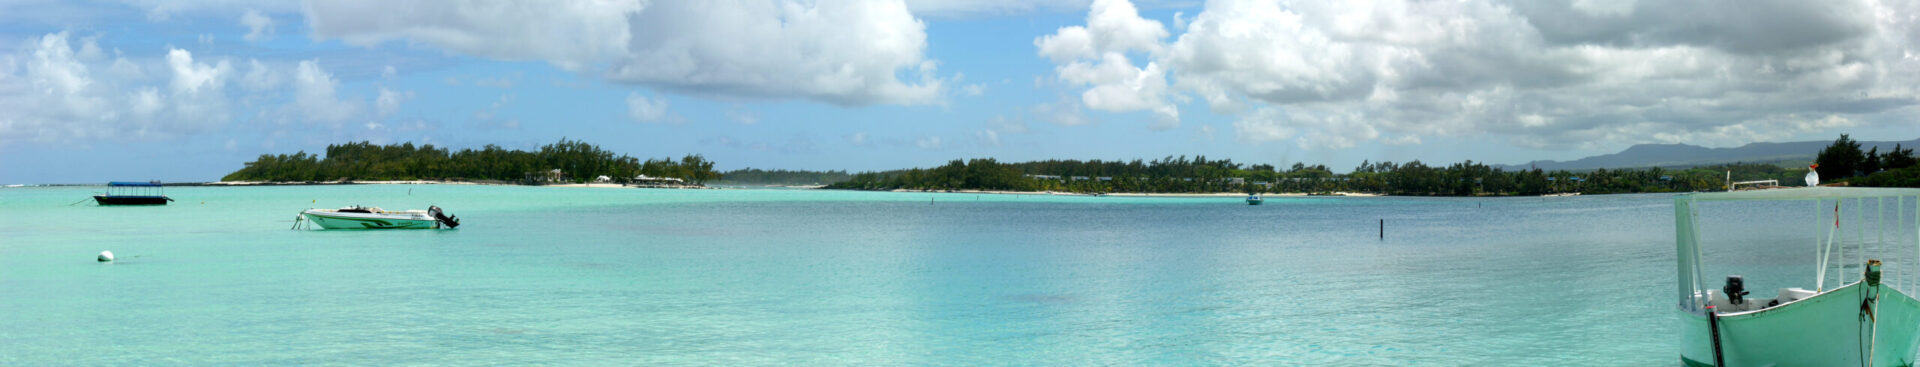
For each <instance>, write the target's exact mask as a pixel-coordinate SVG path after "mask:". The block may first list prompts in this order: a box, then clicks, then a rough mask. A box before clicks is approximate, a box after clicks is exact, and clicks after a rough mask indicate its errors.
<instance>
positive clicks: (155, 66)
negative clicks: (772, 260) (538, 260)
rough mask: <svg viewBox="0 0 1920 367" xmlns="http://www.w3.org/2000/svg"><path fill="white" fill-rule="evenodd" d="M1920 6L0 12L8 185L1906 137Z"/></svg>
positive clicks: (21, 3)
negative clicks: (336, 153) (425, 151)
mask: <svg viewBox="0 0 1920 367" xmlns="http://www.w3.org/2000/svg"><path fill="white" fill-rule="evenodd" d="M1916 51H1920V1H1876V0H1834V1H1800V0H1759V1H1745V2H1739V3H1738V4H1730V3H1727V2H1724V1H1704V0H1702V1H1687V0H1681V1H1659V2H1653V1H1633V0H1624V1H1622V0H1604V1H1597V0H1567V1H1556V0H1541V1H1531V0H1529V1H1501V0H1492V1H1473V0H1467V1H1456V0H1441V1H1396V0H1377V1H1376V0H1328V1H1307V0H1303V1H1257V0H1216V1H1205V2H1199V1H1172V0H1141V1H1136V2H1129V1H1127V0H1092V1H1087V0H973V1H954V0H907V1H900V0H857V1H839V0H817V1H809V0H698V1H696V0H681V1H647V0H581V1H552V0H473V1H458V0H450V1H427V2H411V1H376V0H329V1H307V2H301V1H273V0H264V1H256V0H181V1H158V0H81V1H66V0H0V184H14V183H26V184H40V183H95V182H101V181H108V180H150V179H158V180H165V181H211V180H218V179H219V178H220V176H222V175H224V174H226V173H228V172H231V171H233V170H236V169H239V168H241V167H242V166H243V164H244V163H245V162H247V161H250V160H253V159H254V158H256V157H258V156H260V155H262V154H283V153H294V152H298V151H306V152H310V153H311V152H322V151H324V149H325V147H326V146H327V145H328V144H334V143H343V142H350V141H371V142H374V143H382V144H387V143H402V142H412V143H414V144H433V145H435V146H441V147H449V148H453V149H455V150H458V149H462V148H478V147H481V146H484V145H488V144H494V145H499V146H501V147H506V148H513V149H536V148H538V147H539V146H540V145H544V144H548V143H553V142H555V141H559V140H560V139H563V138H565V139H576V140H582V141H586V142H589V143H593V144H597V145H600V146H601V147H603V148H606V149H609V150H612V151H615V152H620V153H625V154H629V155H632V156H636V157H642V158H657V157H679V156H681V155H685V154H701V155H704V156H706V157H707V158H709V159H712V160H714V161H716V162H717V163H718V164H717V168H721V169H736V168H747V167H754V168H769V169H772V168H782V169H808V170H842V169H844V170H854V171H862V170H884V169H895V168H908V167H931V166H937V165H940V164H944V163H945V162H946V161H948V160H952V159H968V158H996V159H1000V160H1003V161H1026V160H1041V159H1056V158H1057V159H1105V160H1131V159H1146V160H1152V159H1156V158H1161V157H1167V156H1179V155H1186V156H1206V157H1208V158H1209V159H1220V158H1230V159H1233V160H1234V161H1236V162H1242V163H1268V164H1275V165H1277V166H1288V165H1291V164H1292V163H1296V162H1304V163H1307V164H1309V165H1311V164H1326V165H1328V166H1329V167H1332V168H1334V169H1335V170H1336V171H1346V170H1349V169H1351V168H1352V167H1354V166H1357V165H1358V164H1359V163H1360V162H1361V161H1364V160H1371V161H1375V162H1378V161H1395V162H1405V161H1410V160H1421V161H1425V162H1429V163H1451V162H1458V161H1462V160H1473V161H1478V162H1488V163H1500V164H1517V163H1522V162H1527V161H1532V160H1536V159H1557V160H1567V159H1576V158H1579V157H1584V156H1589V155H1595V154H1605V153H1612V152H1616V151H1619V150H1621V149H1624V148H1626V147H1628V146H1631V145H1633V144H1643V143H1688V144H1695V145H1703V146H1709V147H1732V146H1740V145H1744V144H1747V143H1751V142H1764V141H1805V140H1833V139H1834V138H1836V137H1838V135H1839V134H1843V133H1847V134H1852V135H1853V137H1854V138H1855V139H1858V140H1869V141H1880V140H1910V139H1914V138H1917V137H1920V109H1916V105H1920V89H1917V88H1920V52H1916Z"/></svg>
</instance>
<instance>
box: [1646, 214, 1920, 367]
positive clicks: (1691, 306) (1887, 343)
mask: <svg viewBox="0 0 1920 367" xmlns="http://www.w3.org/2000/svg"><path fill="white" fill-rule="evenodd" d="M1722 201H1772V202H1775V203H1773V204H1759V205H1764V206H1765V207H1773V208H1778V207H1781V206H1785V207H1807V208H1810V209H1813V212H1812V213H1806V212H1796V213H1790V214H1787V215H1788V217H1789V218H1798V217H1802V216H1804V218H1807V219H1811V220H1813V222H1812V223H1809V224H1812V226H1809V227H1803V228H1805V229H1814V230H1815V231H1814V233H1809V236H1806V237H1799V236H1791V237H1782V238H1781V241H1790V242H1789V243H1796V242H1800V241H1806V242H1811V243H1812V244H1814V245H1815V247H1814V251H1813V254H1814V255H1815V257H1814V258H1813V259H1812V260H1815V261H1814V262H1815V263H1816V266H1814V268H1815V271H1814V272H1811V274H1807V275H1811V276H1812V277H1811V278H1812V279H1811V280H1812V281H1811V282H1807V283H1802V284H1801V285H1802V287H1793V288H1780V289H1779V291H1778V293H1777V295H1775V297H1766V296H1767V295H1772V294H1768V293H1771V292H1768V290H1763V289H1755V290H1753V291H1752V292H1749V291H1748V289H1747V288H1746V285H1747V284H1748V283H1747V280H1748V279H1744V278H1742V277H1741V276H1739V275H1727V276H1726V277H1725V278H1724V279H1725V280H1724V282H1722V283H1721V284H1719V285H1714V284H1710V283H1711V282H1715V281H1719V280H1720V279H1722V278H1719V276H1721V275H1720V274H1715V275H1713V276H1712V277H1709V276H1708V275H1707V274H1706V273H1705V270H1703V269H1706V268H1704V267H1703V261H1702V254H1703V252H1702V251H1701V250H1700V249H1701V245H1702V244H1703V243H1705V242H1715V243H1716V244H1727V245H1733V244H1731V243H1726V242H1735V241H1732V240H1727V238H1739V236H1730V235H1726V234H1723V233H1713V234H1712V235H1708V236H1702V234H1701V231H1700V229H1701V225H1700V222H1701V221H1700V220H1699V219H1700V217H1702V216H1703V215H1702V213H1703V212H1705V213H1710V214H1709V215H1704V216H1708V217H1713V216H1727V217H1735V218H1736V219H1735V220H1741V219H1739V218H1738V216H1740V215H1752V214H1755V213H1756V212H1755V211H1754V210H1753V208H1754V205H1752V204H1711V203H1710V202H1722ZM1780 202H1790V203H1780ZM1798 203H1805V205H1806V206H1802V204H1798ZM1673 209H1674V212H1673V216H1674V234H1675V241H1674V243H1675V246H1674V247H1675V250H1676V252H1677V253H1678V256H1676V258H1675V259H1676V260H1677V261H1676V263H1677V265H1678V267H1677V270H1678V271H1677V272H1676V273H1677V274H1678V276H1679V281H1678V283H1679V288H1678V292H1677V293H1675V294H1673V295H1670V296H1669V297H1676V300H1677V301H1678V304H1679V314H1680V321H1681V327H1680V333H1681V335H1680V340H1681V343H1680V360H1681V363H1683V364H1685V365H1687V366H1912V365H1914V364H1913V363H1914V361H1915V360H1916V358H1915V357H1916V356H1915V351H1916V346H1920V300H1916V299H1915V298H1914V297H1913V294H1914V291H1915V290H1916V288H1920V216H1917V215H1915V213H1920V190H1915V189H1879V188H1839V187H1809V188H1793V189H1773V190H1755V191H1739V192H1726V193H1702V194H1688V195H1680V196H1678V197H1675V198H1674V201H1673ZM1773 214H1775V213H1768V214H1767V215H1773ZM1722 223H1724V222H1722ZM1821 232H1824V233H1821ZM1768 235H1771V233H1768ZM1716 240H1718V241H1716ZM1717 252H1718V253H1723V254H1724V253H1727V252H1728V251H1717ZM1796 252H1797V251H1796ZM1733 256H1735V257H1748V258H1751V257H1754V256H1750V255H1733ZM1795 256H1798V255H1795ZM1768 265H1775V264H1768ZM1796 267H1797V266H1796ZM1716 269H1724V267H1719V268H1716ZM1754 280H1757V281H1758V282H1759V283H1772V284H1781V283H1796V282H1789V281H1785V280H1781V279H1754ZM1828 283H1832V284H1828ZM1783 285H1791V284H1783ZM1829 285H1831V286H1833V287H1832V288H1828V286H1829ZM1715 288H1718V289H1715ZM1749 293H1754V296H1752V297H1748V296H1747V295H1748V294H1749Z"/></svg>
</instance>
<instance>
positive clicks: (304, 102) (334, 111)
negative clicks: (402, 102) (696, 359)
mask: <svg viewBox="0 0 1920 367" xmlns="http://www.w3.org/2000/svg"><path fill="white" fill-rule="evenodd" d="M339 86H340V81H339V80H336V79H334V78H333V74H332V73H328V72H327V71H326V70H324V69H321V68H320V61H319V60H306V61H301V62H300V65H299V66H298V67H296V68H295V69H294V72H293V103H292V104H291V105H289V107H290V108H291V110H292V112H293V114H294V115H295V116H297V117H298V118H300V119H303V120H306V121H309V122H318V123H326V124H331V125H334V126H336V127H337V126H339V124H340V123H341V122H343V121H346V120H347V119H348V118H352V117H353V116H354V115H356V114H358V113H359V111H358V109H359V108H360V105H358V104H355V103H353V102H352V101H349V100H345V99H341V98H340V97H339V96H338V95H337V93H336V92H335V91H334V90H335V89H336V88H339ZM396 104H397V103H396Z"/></svg>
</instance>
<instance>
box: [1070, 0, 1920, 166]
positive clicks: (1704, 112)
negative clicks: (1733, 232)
mask: <svg viewBox="0 0 1920 367" xmlns="http://www.w3.org/2000/svg"><path fill="white" fill-rule="evenodd" d="M1124 3H1125V2H1124V1H1122V0H1112V1H1099V2H1096V3H1095V4H1094V5H1093V6H1091V7H1089V8H1088V9H1089V14H1088V23H1087V26H1085V27H1067V28H1062V29H1061V30H1060V31H1059V32H1056V33H1055V34H1052V35H1049V36H1046V37H1043V38H1041V39H1039V40H1036V42H1035V46H1036V49H1037V50H1038V52H1039V53H1040V55H1041V56H1042V57H1045V58H1047V59H1049V60H1052V61H1053V62H1055V63H1056V65H1057V68H1056V76H1057V77H1058V78H1060V79H1061V80H1063V81H1067V82H1070V83H1075V84H1076V85H1083V86H1085V87H1086V88H1087V89H1086V90H1085V91H1084V92H1083V94H1082V98H1081V101H1082V102H1084V103H1085V105H1086V106H1087V107H1088V108H1093V109H1097V110H1108V111H1140V110H1153V109H1155V108H1160V107H1161V106H1166V107H1171V106H1173V103H1174V102H1177V101H1184V100H1185V98H1187V97H1197V99H1198V100H1200V101H1204V102H1206V105H1207V106H1209V107H1210V108H1212V109H1213V110H1214V111H1215V112H1219V113H1226V114H1232V115H1237V120H1236V122H1235V123H1234V130H1235V134H1236V135H1237V138H1238V140H1239V141H1242V142H1249V143H1266V142H1281V141H1292V142H1294V143H1296V144H1299V145H1301V146H1305V147H1313V148H1321V149H1332V148H1340V147H1349V146H1353V145H1354V144H1358V143H1362V142H1367V141H1379V142H1381V143H1388V144H1418V143H1419V142H1420V141H1421V138H1422V137H1433V136H1458V135H1467V134H1492V135H1496V136H1505V137H1508V138H1510V139H1511V141H1512V142H1513V143H1515V144H1518V145H1522V146H1532V147H1560V148H1567V147H1574V148H1578V147H1591V146H1593V145H1595V144H1607V143H1641V142H1682V141H1684V142H1708V141H1730V142H1735V143H1738V142H1741V139H1767V138H1781V137H1789V136H1792V135H1793V134H1800V133H1806V132H1812V131H1818V130H1810V129H1819V128H1820V127H1821V126H1840V125H1844V124H1845V123H1844V122H1839V121H1857V120H1858V119H1861V118H1868V117H1870V116H1874V115H1875V114H1882V113H1887V112H1889V111H1895V110H1904V109H1910V108H1911V107H1912V106H1914V105H1916V104H1920V90H1917V89H1916V88H1914V87H1912V86H1913V85H1916V82H1920V73H1916V71H1920V58H1914V57H1910V55H1914V54H1920V52H1914V51H1915V50H1914V48H1915V46H1916V45H1920V27H1916V26H1915V23H1916V19H1914V18H1912V17H1905V16H1896V14H1913V13H1915V12H1916V11H1920V4H1910V3H1907V2H1895V1H1884V2H1883V1H1873V0H1843V1H1839V2H1821V3H1807V2H1794V1H1759V2H1751V3H1743V4H1742V6H1741V7H1740V10H1739V11H1728V10H1727V9H1726V7H1725V5H1724V4H1719V3H1714V2H1707V1H1670V2H1647V1H1637V2H1636V1H1624V2H1596V1H1590V0H1563V1H1504V0H1479V1H1444V2H1434V1H1405V0H1377V1H1297V2H1280V1H1262V0H1213V1H1209V2H1207V4H1206V6H1205V8H1204V9H1203V10H1202V11H1200V12H1199V13H1197V14H1195V15H1193V16H1192V17H1191V18H1185V17H1182V18H1181V19H1182V21H1183V22H1184V23H1186V24H1184V25H1185V27H1175V28H1176V30H1178V31H1180V33H1179V34H1174V35H1168V36H1169V37H1172V38H1171V39H1170V40H1168V39H1165V38H1155V37H1153V35H1154V33H1152V32H1150V30H1152V29H1154V27H1148V26H1145V25H1144V23H1139V22H1130V21H1131V19H1129V18H1127V17H1123V16H1116V15H1114V14H1121V15H1127V14H1132V13H1133V12H1131V11H1117V10H1116V9H1126V10H1131V7H1127V6H1122V5H1123V4H1124ZM1103 19H1107V20H1103ZM1112 19H1126V20H1129V22H1119V21H1113V20H1112ZM1101 23H1105V24H1108V26H1105V27H1101V26H1097V25H1098V24H1101ZM1114 24H1121V25H1114ZM1128 24H1131V25H1128ZM1156 25H1157V24H1156ZM1103 30H1104V31H1103ZM1141 40H1154V42H1153V43H1151V44H1149V43H1144V42H1142V41H1141ZM1115 48H1123V49H1124V50H1125V51H1119V52H1114V51H1112V49H1115ZM1114 53H1119V54H1120V55H1119V56H1114V55H1111V54H1114ZM1132 57H1140V58H1141V59H1139V60H1137V61H1136V60H1135V59H1133V58H1132ZM1142 61H1144V64H1145V66H1135V65H1139V64H1140V63H1141V62H1142ZM1161 75H1164V77H1162V76H1161ZM1167 80H1172V81H1173V82H1172V83H1171V84H1170V85H1166V86H1165V87H1164V90H1163V89H1162V86H1161V85H1164V84H1166V83H1167V82H1166V81H1167ZM1129 83H1131V84H1129ZM1149 106H1151V107H1149ZM1175 116H1177V115H1175ZM1836 118H1837V120H1836Z"/></svg>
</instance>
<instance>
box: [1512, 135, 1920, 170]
mask: <svg viewBox="0 0 1920 367" xmlns="http://www.w3.org/2000/svg"><path fill="white" fill-rule="evenodd" d="M1830 144H1833V141H1832V140H1824V141H1796V142H1787V143H1752V144H1747V145H1744V146H1740V147H1738V148H1708V147H1702V146H1698V145H1687V144H1639V145H1634V146H1631V147H1627V150H1623V151H1620V152H1619V153H1614V154H1603V155H1596V156H1592V157H1586V158H1580V159H1576V160H1571V161H1565V162H1562V161H1532V162H1527V163H1521V164H1515V165H1503V166H1499V167H1500V168H1501V169H1505V170H1508V171H1513V170H1524V169H1531V168H1533V167H1539V168H1540V169H1543V170H1549V171H1551V170H1570V171H1578V170H1592V169H1599V168H1608V169H1614V168H1641V167H1669V168H1671V167H1693V166H1704V165H1711V164H1722V163H1734V162H1749V163H1773V162H1812V161H1813V158H1814V157H1815V156H1818V155H1819V154H1820V150H1821V149H1825V148H1826V147H1827V145H1830ZM1894 144H1899V145H1900V146H1901V147H1903V148H1912V147H1915V146H1920V139H1914V140H1908V141H1862V142H1860V149H1862V150H1867V149H1873V148H1874V147H1879V148H1880V151H1882V152H1885V151H1887V150H1888V149H1893V146H1894Z"/></svg>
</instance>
